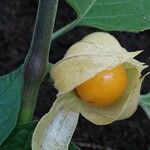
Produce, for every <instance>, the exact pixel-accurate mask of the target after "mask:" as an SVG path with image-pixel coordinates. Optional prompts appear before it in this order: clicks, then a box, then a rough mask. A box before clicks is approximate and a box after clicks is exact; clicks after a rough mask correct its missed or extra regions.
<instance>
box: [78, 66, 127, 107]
mask: <svg viewBox="0 0 150 150" xmlns="http://www.w3.org/2000/svg"><path fill="white" fill-rule="evenodd" d="M127 83H128V77H127V73H126V70H125V68H124V67H123V65H118V66H116V67H115V68H113V69H111V70H104V71H102V72H100V73H98V74H97V75H95V76H94V77H93V78H91V79H89V80H87V81H85V82H84V83H82V84H81V85H79V86H78V87H76V91H77V93H78V94H79V96H80V97H81V99H82V100H84V101H86V102H88V103H89V104H91V105H93V106H107V105H109V104H111V103H113V102H115V101H117V100H118V99H119V98H120V97H121V96H122V95H123V94H124V92H125V90H126V88H127Z"/></svg>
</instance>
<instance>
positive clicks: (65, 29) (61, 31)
mask: <svg viewBox="0 0 150 150" xmlns="http://www.w3.org/2000/svg"><path fill="white" fill-rule="evenodd" d="M77 24H78V18H77V19H76V20H74V21H72V22H71V23H69V24H67V25H66V26H64V27H62V28H61V29H59V30H58V31H56V32H54V33H53V36H52V39H53V40H55V39H57V38H59V37H60V36H61V35H63V34H64V33H66V32H68V31H70V30H71V29H73V28H74V27H76V26H77Z"/></svg>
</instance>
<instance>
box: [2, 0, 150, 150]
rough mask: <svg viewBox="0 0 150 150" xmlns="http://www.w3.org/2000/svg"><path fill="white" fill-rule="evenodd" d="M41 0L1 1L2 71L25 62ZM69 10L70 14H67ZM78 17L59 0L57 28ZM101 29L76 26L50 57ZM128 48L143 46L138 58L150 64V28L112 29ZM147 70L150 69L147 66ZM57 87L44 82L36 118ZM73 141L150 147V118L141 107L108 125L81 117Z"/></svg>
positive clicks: (118, 149) (85, 149)
mask: <svg viewBox="0 0 150 150" xmlns="http://www.w3.org/2000/svg"><path fill="white" fill-rule="evenodd" d="M37 4H38V0H1V1H0V74H1V75H2V74H5V73H8V72H10V71H12V70H14V69H15V68H17V67H18V66H19V65H20V64H21V63H23V61H24V59H25V56H26V54H27V52H28V49H29V46H30V41H31V37H32V32H33V26H34V21H35V15H36V9H37ZM68 14H69V15H68ZM75 17H76V14H75V12H74V11H73V10H72V8H70V7H69V6H68V5H67V4H66V3H65V1H64V0H60V4H59V10H58V13H57V19H56V26H55V30H57V29H59V28H60V27H62V26H63V25H65V24H67V23H69V22H70V21H71V20H73V19H74V18H75ZM94 31H98V30H96V29H92V28H87V27H86V28H85V27H77V28H75V29H74V30H72V31H70V32H68V33H67V34H65V35H64V36H62V37H61V38H59V39H57V40H55V41H54V42H53V43H52V47H51V53H50V61H51V62H53V63H55V62H57V61H58V60H60V59H61V58H62V57H63V55H64V54H65V52H66V50H67V49H68V48H69V47H70V46H71V45H72V44H73V43H75V42H76V41H79V40H80V39H81V38H82V37H83V36H85V35H86V34H88V33H91V32H94ZM111 33H112V34H113V35H114V36H115V37H116V38H117V39H118V40H119V41H120V42H121V44H122V46H123V47H125V48H126V49H128V50H129V51H135V50H138V49H143V50H144V52H143V53H142V54H141V55H140V56H138V57H137V59H138V60H140V61H143V62H145V63H147V64H148V65H149V64H150V31H145V32H141V33H138V34H133V33H122V32H111ZM146 71H150V69H147V70H146ZM149 85H150V77H147V78H146V79H145V81H144V83H143V86H142V93H147V92H149V91H150V86H149ZM55 95H56V90H55V89H54V88H53V87H52V86H50V85H45V84H42V85H41V89H40V94H39V97H38V103H37V104H38V105H37V108H36V112H35V118H40V117H42V116H43V115H44V114H45V113H46V112H47V111H48V110H49V108H50V107H51V105H52V103H53V101H54V100H55ZM73 141H74V142H75V143H76V144H77V145H78V146H79V147H80V148H81V149H82V150H148V146H149V145H150V120H148V118H147V117H146V115H145V114H144V112H143V110H142V109H141V108H140V107H139V108H138V110H137V112H136V113H135V114H134V115H133V116H132V117H131V118H129V119H126V120H123V121H118V122H115V123H112V124H110V125H106V126H96V125H93V124H92V123H90V122H89V121H87V120H85V119H84V118H83V117H80V120H79V124H78V126H77V129H76V131H75V133H74V136H73Z"/></svg>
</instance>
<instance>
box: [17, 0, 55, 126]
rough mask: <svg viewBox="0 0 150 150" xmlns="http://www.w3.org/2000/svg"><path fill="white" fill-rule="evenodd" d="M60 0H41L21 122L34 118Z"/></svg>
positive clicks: (26, 66)
mask: <svg viewBox="0 0 150 150" xmlns="http://www.w3.org/2000/svg"><path fill="white" fill-rule="evenodd" d="M57 6H58V0H39V6H38V11H37V17H36V22H35V27H34V32H33V38H32V42H31V47H30V50H29V53H28V54H27V57H26V59H25V63H24V88H23V94H22V106H21V110H20V114H19V119H18V122H19V123H26V122H28V121H31V120H32V118H33V114H34V110H35V106H36V101H37V96H38V91H39V87H40V85H41V82H42V80H43V79H44V77H45V75H46V73H47V69H48V58H49V49H50V45H51V39H52V33H53V28H54V22H55V17H56V12H57Z"/></svg>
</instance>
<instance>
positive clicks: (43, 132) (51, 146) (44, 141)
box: [32, 92, 79, 150]
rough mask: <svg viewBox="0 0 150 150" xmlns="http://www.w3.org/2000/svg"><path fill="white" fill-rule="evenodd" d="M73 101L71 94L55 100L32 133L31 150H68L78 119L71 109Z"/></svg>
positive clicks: (77, 114)
mask: <svg viewBox="0 0 150 150" xmlns="http://www.w3.org/2000/svg"><path fill="white" fill-rule="evenodd" d="M75 99H76V97H74V93H71V92H70V93H67V94H65V95H63V96H59V97H58V98H57V99H56V101H55V102H54V104H53V106H52V108H51V109H50V111H49V112H48V113H47V114H46V115H45V116H44V117H42V119H41V120H40V121H39V123H38V125H37V127H36V129H35V131H34V133H33V138H32V150H67V149H68V146H69V144H70V141H71V138H72V135H73V133H74V130H75V128H76V125H77V123H78V118H79V112H76V111H74V108H73V107H72V105H73V104H74V101H76V100H75Z"/></svg>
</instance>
